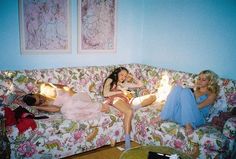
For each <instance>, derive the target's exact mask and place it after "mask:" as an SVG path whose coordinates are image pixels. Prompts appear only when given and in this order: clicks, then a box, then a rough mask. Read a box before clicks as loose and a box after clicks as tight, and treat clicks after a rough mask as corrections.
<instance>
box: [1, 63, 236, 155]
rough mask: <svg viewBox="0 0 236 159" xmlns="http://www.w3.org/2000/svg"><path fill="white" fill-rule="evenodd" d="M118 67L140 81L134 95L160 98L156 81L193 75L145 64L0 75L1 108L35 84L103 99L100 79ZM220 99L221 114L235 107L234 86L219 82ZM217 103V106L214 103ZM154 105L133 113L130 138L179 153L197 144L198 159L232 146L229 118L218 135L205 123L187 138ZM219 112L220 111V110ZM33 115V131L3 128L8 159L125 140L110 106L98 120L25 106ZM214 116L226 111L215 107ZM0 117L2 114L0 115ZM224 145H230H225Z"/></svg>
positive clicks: (187, 82)
mask: <svg viewBox="0 0 236 159" xmlns="http://www.w3.org/2000/svg"><path fill="white" fill-rule="evenodd" d="M119 66H124V67H126V68H127V69H128V70H129V71H130V72H131V73H132V74H135V76H136V77H137V78H139V79H141V80H142V81H143V82H144V84H145V88H143V89H138V90H136V95H140V94H145V93H147V92H151V93H156V95H157V99H159V95H160V94H161V92H160V87H161V86H162V83H161V80H162V79H163V76H167V77H168V79H169V80H168V84H169V85H170V86H173V85H175V84H180V85H183V86H186V87H188V86H192V85H193V83H194V79H195V77H196V75H195V74H191V73H186V72H181V71H175V70H167V69H163V68H156V67H153V66H148V65H140V64H127V65H112V66H89V67H72V68H57V69H40V70H23V71H0V100H1V101H2V102H3V104H5V105H7V106H9V107H11V108H12V109H14V108H16V107H17V106H18V105H21V103H20V102H19V101H18V100H15V97H17V96H19V95H21V94H22V92H23V93H29V92H33V93H35V92H38V91H39V85H38V84H37V81H41V82H52V83H58V84H64V85H67V86H69V87H73V89H74V90H75V91H78V92H80V91H85V92H88V93H89V95H90V96H91V98H92V99H93V100H95V101H103V97H102V92H101V90H102V87H103V81H104V80H105V78H106V77H107V76H108V75H109V74H110V73H111V72H112V71H113V70H114V69H115V68H116V67H119ZM220 85H221V88H222V89H223V93H222V95H224V96H222V95H221V96H219V99H223V100H226V106H227V108H226V110H227V111H230V110H231V109H232V108H233V107H236V82H235V81H233V80H227V79H221V80H220ZM220 103H221V102H218V105H217V106H219V105H221V104H220ZM160 105H161V103H159V101H157V102H156V103H155V104H153V105H151V106H148V107H145V108H141V109H139V110H137V111H136V112H135V113H134V119H133V120H132V139H133V140H134V141H137V142H139V143H141V144H145V145H166V146H170V147H174V148H176V149H179V150H182V151H189V150H192V149H193V147H194V145H195V144H198V145H199V154H198V158H214V157H215V156H217V155H218V156H219V155H221V154H222V152H224V153H223V154H224V155H227V154H230V153H231V151H232V149H233V146H231V145H233V143H234V142H235V136H236V134H235V125H236V120H235V119H229V121H227V122H226V125H225V127H224V129H223V133H222V131H220V130H218V129H216V128H214V127H212V126H211V124H210V123H208V124H207V125H206V126H202V127H200V128H198V129H196V130H195V131H194V133H193V135H192V136H189V137H187V136H186V135H185V131H184V129H183V127H180V126H179V125H178V124H176V123H173V122H162V123H160V122H158V120H157V115H158V113H159V112H160ZM220 108H221V107H220ZM27 109H28V110H29V111H30V112H33V113H34V114H35V115H47V116H49V118H48V119H43V120H35V121H36V123H37V129H35V130H34V131H32V130H31V129H28V130H27V131H26V132H25V133H24V134H22V135H19V134H18V130H17V128H16V126H11V127H8V128H7V130H8V133H7V135H8V137H9V140H10V142H11V150H12V153H11V155H12V158H23V157H28V158H62V157H65V156H70V155H73V154H77V153H81V152H85V151H88V150H93V149H96V148H98V147H101V146H103V145H108V144H110V139H113V140H116V141H117V142H119V141H123V140H124V131H123V121H122V117H118V116H117V113H118V111H117V110H115V109H114V108H111V111H110V112H109V113H104V116H103V117H102V118H100V119H96V120H90V121H77V122H75V121H71V120H67V119H65V118H64V117H63V116H62V114H61V113H43V112H38V111H37V110H35V109H33V108H32V107H27ZM215 109H217V111H213V112H216V113H215V114H214V115H217V113H219V112H220V111H226V110H225V109H221V110H219V111H218V108H217V107H215ZM1 113H2V111H1ZM227 144H228V145H229V146H228V147H227Z"/></svg>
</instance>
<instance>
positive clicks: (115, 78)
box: [103, 67, 156, 149]
mask: <svg viewBox="0 0 236 159" xmlns="http://www.w3.org/2000/svg"><path fill="white" fill-rule="evenodd" d="M140 87H143V83H142V82H141V81H140V80H138V79H136V78H135V77H134V76H132V75H131V74H130V73H129V71H128V70H127V69H126V68H125V67H119V68H116V69H115V70H114V71H113V72H112V73H111V74H110V75H109V76H108V77H107V78H106V79H105V82H104V86H103V95H104V97H105V101H104V102H103V103H104V104H105V105H111V106H113V107H115V108H116V109H118V110H119V111H120V112H121V113H123V114H124V129H125V149H129V148H130V131H131V120H132V116H133V109H138V108H139V107H145V106H148V105H150V104H152V103H153V102H154V101H155V100H156V96H155V95H145V96H142V97H137V98H132V94H131V93H130V92H129V91H128V89H130V88H140ZM134 101H138V104H137V103H136V104H137V105H133V102H134Z"/></svg>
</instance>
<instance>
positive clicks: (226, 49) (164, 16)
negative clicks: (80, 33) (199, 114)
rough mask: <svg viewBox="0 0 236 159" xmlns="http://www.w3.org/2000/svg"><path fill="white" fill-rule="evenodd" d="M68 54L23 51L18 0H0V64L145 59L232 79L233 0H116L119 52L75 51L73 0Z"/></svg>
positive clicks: (234, 73) (7, 66) (21, 65)
mask: <svg viewBox="0 0 236 159" xmlns="http://www.w3.org/2000/svg"><path fill="white" fill-rule="evenodd" d="M71 2H72V4H71V6H72V11H71V14H72V16H71V17H72V52H71V53H70V54H54V55H53V54H52V55H21V53H20V42H19V19H18V1H17V0H15V1H13V0H1V5H0V20H1V25H0V37H1V38H0V48H1V51H0V70H4V69H31V68H52V67H66V66H86V65H109V64H120V63H144V64H149V65H154V66H158V67H164V68H169V69H175V70H182V71H187V72H192V73H198V72H199V71H201V70H203V69H212V70H213V71H215V72H216V73H218V74H219V75H220V76H221V77H224V78H232V79H236V71H235V68H236V64H235V62H234V61H236V54H234V51H235V50H236V29H235V28H236V1H235V0H118V16H117V18H118V19H117V52H116V53H101V54H98V53H92V54H78V53H77V0H71Z"/></svg>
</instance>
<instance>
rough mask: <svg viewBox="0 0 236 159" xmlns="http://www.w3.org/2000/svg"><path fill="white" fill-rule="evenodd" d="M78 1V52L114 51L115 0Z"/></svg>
mask: <svg viewBox="0 0 236 159" xmlns="http://www.w3.org/2000/svg"><path fill="white" fill-rule="evenodd" d="M78 1H79V2H78V14H79V15H78V18H79V19H78V28H79V29H78V52H79V53H80V52H81V53H91V52H100V53H102V52H115V51H116V12H117V3H116V0H78Z"/></svg>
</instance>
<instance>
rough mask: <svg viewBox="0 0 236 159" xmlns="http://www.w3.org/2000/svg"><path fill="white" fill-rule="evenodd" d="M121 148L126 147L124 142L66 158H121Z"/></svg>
mask: <svg viewBox="0 0 236 159" xmlns="http://www.w3.org/2000/svg"><path fill="white" fill-rule="evenodd" d="M131 146H132V147H137V146H140V145H139V144H137V143H136V142H131ZM119 148H124V142H121V143H117V144H116V145H115V146H114V147H111V146H104V147H101V148H99V149H96V150H92V151H89V152H84V153H81V154H78V155H74V156H70V157H67V158H66V159H119V158H120V155H121V153H122V152H123V151H122V150H119Z"/></svg>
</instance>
